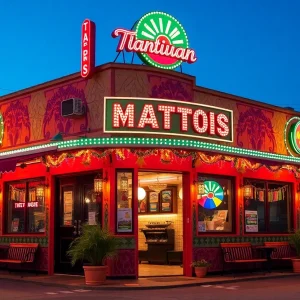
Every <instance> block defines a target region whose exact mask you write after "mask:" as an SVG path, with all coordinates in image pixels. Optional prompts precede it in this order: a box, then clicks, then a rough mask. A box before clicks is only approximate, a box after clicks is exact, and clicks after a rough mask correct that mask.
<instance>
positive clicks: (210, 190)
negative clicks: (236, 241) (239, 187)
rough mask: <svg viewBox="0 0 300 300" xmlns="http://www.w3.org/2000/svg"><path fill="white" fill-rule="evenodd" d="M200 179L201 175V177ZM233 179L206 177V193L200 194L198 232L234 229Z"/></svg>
mask: <svg viewBox="0 0 300 300" xmlns="http://www.w3.org/2000/svg"><path fill="white" fill-rule="evenodd" d="M199 180H200V177H199ZM232 186H233V180H232V179H230V178H224V177H211V178H205V179H204V194H198V196H197V205H198V233H203V232H210V233H220V232H232V231H233V226H232V224H233V217H232V216H233V214H232V211H233V210H232V208H233V207H234V206H233V198H234V196H233V193H232V190H233V188H232Z"/></svg>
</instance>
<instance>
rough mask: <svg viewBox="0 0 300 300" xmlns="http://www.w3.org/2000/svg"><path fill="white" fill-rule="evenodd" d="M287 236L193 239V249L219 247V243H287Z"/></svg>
mask: <svg viewBox="0 0 300 300" xmlns="http://www.w3.org/2000/svg"><path fill="white" fill-rule="evenodd" d="M287 240H288V236H223V237H194V241H193V244H194V247H195V248H198V247H202V248H203V247H219V246H220V243H243V242H250V243H252V244H254V245H255V244H263V243H264V242H283V241H287Z"/></svg>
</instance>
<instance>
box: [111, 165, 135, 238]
mask: <svg viewBox="0 0 300 300" xmlns="http://www.w3.org/2000/svg"><path fill="white" fill-rule="evenodd" d="M118 173H121V174H122V173H131V176H132V181H131V182H132V183H131V189H132V199H131V226H132V230H131V232H118ZM134 179H135V177H134V169H130V168H125V169H115V189H114V190H115V200H114V201H115V230H114V231H115V235H117V236H127V235H128V236H133V235H134V234H135V224H134V223H135V222H134V218H135V213H136V212H135V201H134V200H135V196H136V195H135V193H136V191H135V188H134Z"/></svg>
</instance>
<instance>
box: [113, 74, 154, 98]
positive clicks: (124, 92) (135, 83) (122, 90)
mask: <svg viewBox="0 0 300 300" xmlns="http://www.w3.org/2000/svg"><path fill="white" fill-rule="evenodd" d="M114 84H115V91H114V92H115V96H117V97H120V96H123V97H144V98H147V97H148V96H149V92H148V90H149V89H150V86H149V83H148V80H147V73H146V72H138V71H125V70H116V71H115V82H114Z"/></svg>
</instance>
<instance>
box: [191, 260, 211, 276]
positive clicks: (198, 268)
mask: <svg viewBox="0 0 300 300" xmlns="http://www.w3.org/2000/svg"><path fill="white" fill-rule="evenodd" d="M210 266H211V264H210V263H209V262H208V261H206V260H205V259H200V260H195V261H193V262H192V264H191V267H194V268H195V274H196V276H197V277H198V278H202V277H205V276H206V274H207V269H208V268H209V267H210Z"/></svg>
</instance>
